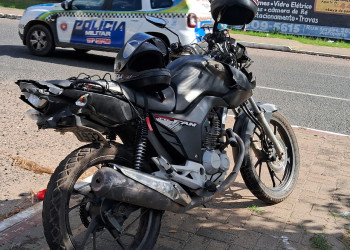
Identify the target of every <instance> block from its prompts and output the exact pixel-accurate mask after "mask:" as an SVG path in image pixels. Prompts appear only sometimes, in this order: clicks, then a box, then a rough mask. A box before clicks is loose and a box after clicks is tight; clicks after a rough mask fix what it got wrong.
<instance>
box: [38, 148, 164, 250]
mask: <svg viewBox="0 0 350 250" xmlns="http://www.w3.org/2000/svg"><path fill="white" fill-rule="evenodd" d="M132 156H133V155H132V152H130V151H129V150H127V149H126V148H125V147H124V146H123V145H120V144H117V143H115V144H112V143H111V144H109V145H106V146H102V145H94V144H91V145H86V146H83V147H81V148H79V149H77V150H75V151H73V152H72V153H71V154H70V155H68V156H67V157H66V158H65V159H64V160H63V161H62V162H61V163H60V165H59V166H58V168H57V169H56V170H55V172H54V174H53V175H52V177H51V179H50V182H49V184H48V187H47V191H46V194H45V199H44V203H43V227H44V234H45V237H46V241H47V243H48V245H49V247H50V249H104V250H107V249H152V248H153V246H154V245H155V243H156V241H157V238H158V235H159V230H160V225H161V218H162V214H163V211H158V210H153V209H147V208H143V207H138V206H134V205H131V204H127V203H123V202H117V201H111V200H107V199H102V198H99V197H97V196H96V195H95V194H94V193H93V191H92V190H91V188H90V184H89V180H91V176H92V175H93V173H94V172H95V171H97V170H98V169H99V168H101V167H109V166H110V165H109V164H108V163H115V164H119V165H121V166H127V167H129V166H131V164H132V159H133V157H132Z"/></svg>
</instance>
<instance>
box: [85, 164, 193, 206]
mask: <svg viewBox="0 0 350 250" xmlns="http://www.w3.org/2000/svg"><path fill="white" fill-rule="evenodd" d="M110 165H111V166H113V167H114V168H102V169H100V170H98V171H97V172H96V173H95V175H94V176H93V177H92V180H91V189H92V190H93V191H94V192H95V194H96V195H97V196H100V197H105V198H107V199H111V200H116V201H122V202H126V203H130V204H134V205H137V206H142V207H147V208H152V209H157V210H166V211H173V212H176V211H178V210H179V209H181V207H184V206H187V205H188V204H189V203H190V202H191V198H190V196H189V195H188V194H187V192H186V191H185V190H184V189H183V188H182V187H181V186H180V185H179V184H177V183H176V182H173V181H170V180H163V179H160V178H158V177H155V176H153V175H150V174H146V173H142V172H139V171H137V170H134V169H130V168H126V167H122V166H119V165H116V164H110Z"/></svg>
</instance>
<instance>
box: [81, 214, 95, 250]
mask: <svg viewBox="0 0 350 250" xmlns="http://www.w3.org/2000/svg"><path fill="white" fill-rule="evenodd" d="M96 226H97V221H96V217H94V218H92V220H91V222H90V224H89V227H88V228H87V230H86V233H85V236H84V240H83V242H82V243H81V249H84V247H85V244H86V242H87V240H88V239H89V236H90V234H91V233H93V232H95V230H96Z"/></svg>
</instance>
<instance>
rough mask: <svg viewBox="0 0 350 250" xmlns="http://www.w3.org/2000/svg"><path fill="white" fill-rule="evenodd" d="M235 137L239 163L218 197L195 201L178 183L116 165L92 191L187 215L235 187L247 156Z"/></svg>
mask: <svg viewBox="0 0 350 250" xmlns="http://www.w3.org/2000/svg"><path fill="white" fill-rule="evenodd" d="M234 136H235V137H236V139H237V142H238V148H239V153H238V157H237V161H236V163H235V166H234V168H233V170H232V172H231V173H230V175H229V176H228V177H227V178H226V179H225V181H224V182H223V183H222V184H221V185H220V186H219V187H218V189H217V191H216V192H215V193H209V192H208V194H207V195H204V196H201V197H194V198H192V199H191V197H190V196H189V195H188V193H187V192H186V191H185V190H184V189H183V188H182V187H181V186H180V185H179V184H178V183H176V182H173V181H171V180H163V179H160V178H158V177H155V176H153V175H150V174H146V173H142V172H139V171H137V170H134V169H130V168H126V167H122V166H118V165H116V164H114V165H113V166H114V167H115V169H112V168H102V169H100V170H98V171H97V172H96V173H95V175H94V176H93V178H92V181H91V189H92V190H93V191H94V192H95V194H96V195H97V196H99V197H105V198H107V199H110V200H115V201H121V202H126V203H130V204H133V205H137V206H141V207H146V208H151V209H156V210H165V211H171V212H174V213H184V212H186V211H187V210H190V209H192V208H194V207H198V206H200V205H203V204H204V203H206V202H208V201H210V200H212V199H213V198H216V197H219V196H220V195H221V194H222V193H223V192H224V191H225V190H226V189H227V188H228V187H230V186H231V185H232V184H233V183H234V181H235V179H236V177H237V175H238V173H239V170H240V168H241V165H242V162H243V158H244V153H245V149H244V143H243V141H242V139H241V138H240V137H239V136H238V135H237V134H235V133H234Z"/></svg>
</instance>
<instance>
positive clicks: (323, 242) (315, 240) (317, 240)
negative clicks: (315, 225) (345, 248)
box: [310, 234, 332, 250]
mask: <svg viewBox="0 0 350 250" xmlns="http://www.w3.org/2000/svg"><path fill="white" fill-rule="evenodd" d="M310 241H311V246H312V247H313V248H316V249H320V250H330V249H332V247H331V246H330V245H329V243H328V241H327V239H326V237H325V236H324V235H323V234H315V235H314V236H313V237H311V239H310Z"/></svg>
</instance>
